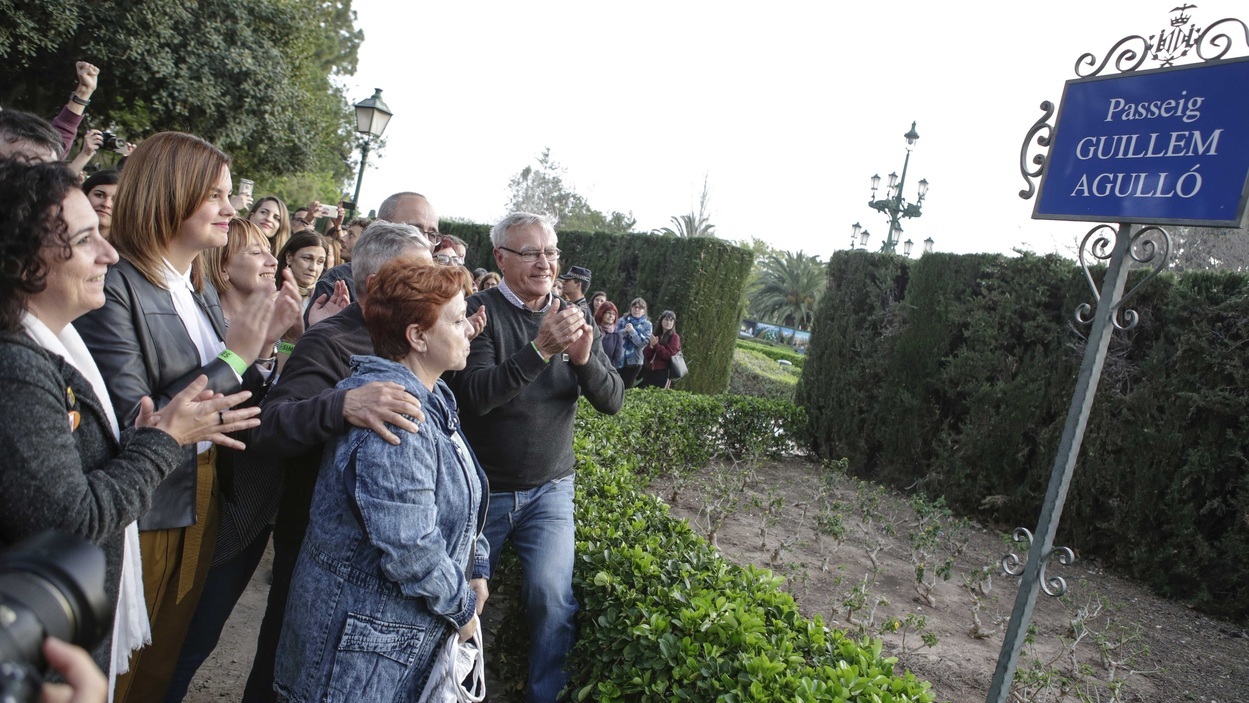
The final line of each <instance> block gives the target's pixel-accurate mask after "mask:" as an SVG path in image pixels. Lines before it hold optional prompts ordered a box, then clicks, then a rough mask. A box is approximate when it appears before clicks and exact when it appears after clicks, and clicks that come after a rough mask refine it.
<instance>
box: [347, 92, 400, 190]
mask: <svg viewBox="0 0 1249 703" xmlns="http://www.w3.org/2000/svg"><path fill="white" fill-rule="evenodd" d="M355 108H356V131H357V132H359V133H360V134H362V135H364V136H363V139H362V140H361V144H360V173H359V174H358V175H357V176H356V194H355V197H353V198H352V199H351V202H353V203H356V205H357V207H358V206H359V203H360V184H361V183H362V182H363V181H364V163H365V162H366V161H368V160H369V147H370V146H371V145H372V143H373V139H374V138H375V137H380V136H382V132H385V131H386V125H388V124H390V118H391V117H392V116H393V115H394V113H393V112H391V111H390V108H388V107H386V103H384V102H382V89H381V88H374V89H373V97H371V98H369V99H368V100H361V101H360V102H358V103H356V104H355ZM351 214H352V215H354V214H355V210H352V211H351Z"/></svg>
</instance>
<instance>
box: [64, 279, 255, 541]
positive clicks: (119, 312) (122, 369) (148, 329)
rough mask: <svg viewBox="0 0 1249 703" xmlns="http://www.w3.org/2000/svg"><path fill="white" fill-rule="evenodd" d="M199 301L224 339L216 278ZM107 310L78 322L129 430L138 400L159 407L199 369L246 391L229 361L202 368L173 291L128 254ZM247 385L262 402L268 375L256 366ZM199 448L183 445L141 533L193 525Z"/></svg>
mask: <svg viewBox="0 0 1249 703" xmlns="http://www.w3.org/2000/svg"><path fill="white" fill-rule="evenodd" d="M204 285H205V289H204V292H203V293H202V294H198V293H197V294H195V295H194V297H195V302H196V303H197V304H198V305H199V306H200V309H202V310H203V311H204V312H205V313H207V315H208V319H209V320H210V321H211V322H212V326H213V329H214V330H215V331H216V332H217V337H218V338H219V339H225V319H224V318H223V317H222V316H221V303H220V301H219V300H218V299H217V291H216V290H215V289H214V288H213V287H212V284H211V283H205V284H204ZM104 298H105V302H104V307H102V308H100V309H98V310H93V311H91V312H89V313H87V314H86V315H83V316H82V317H80V318H78V319H77V320H76V321H75V322H74V327H75V328H77V330H78V334H80V335H82V339H83V341H84V342H86V344H87V348H88V349H90V350H91V356H93V357H95V363H96V365H97V366H99V367H100V374H101V375H102V376H104V383H105V385H107V386H108V392H109V395H110V396H111V397H112V402H113V409H114V411H115V412H116V413H117V421H118V422H119V423H120V424H121V426H122V427H123V428H125V427H130V426H132V425H133V424H134V420H135V418H136V417H137V416H138V414H139V400H140V399H141V398H143V396H151V398H152V400H153V401H154V402H155V403H156V407H158V408H161V407H164V406H165V405H166V404H167V403H168V402H169V399H170V398H172V397H173V396H174V395H176V394H177V393H178V391H181V390H182V389H183V388H185V387H187V386H188V385H190V383H191V382H192V381H194V380H195V379H196V378H197V377H198V376H199V375H200V374H204V375H206V376H208V387H209V388H210V389H212V390H213V391H216V392H218V393H225V394H230V393H236V392H238V391H239V390H240V384H239V380H238V377H237V376H235V374H234V370H233V369H231V368H230V365H229V364H227V363H226V362H224V361H222V360H220V359H213V360H212V361H211V362H209V363H208V364H207V365H205V366H201V365H200V356H199V350H197V349H196V348H195V342H193V341H191V337H190V335H189V334H187V331H186V327H185V325H183V323H182V318H180V317H178V311H177V310H176V309H175V308H174V306H173V296H172V295H171V294H170V293H169V291H168V290H165V289H164V288H161V287H160V286H157V285H155V284H153V283H152V282H151V281H149V280H147V278H145V277H144V276H143V274H142V273H140V272H139V270H138V269H137V268H135V267H134V266H133V265H132V264H131V263H130V262H129V261H126V260H125V259H122V260H121V261H119V262H118V263H117V265H116V266H113V267H112V268H110V269H109V272H108V276H107V277H106V278H105V279H104ZM241 387H242V388H246V389H247V390H250V391H252V394H253V397H254V398H256V399H259V398H260V396H261V395H262V394H263V391H264V378H263V376H261V374H260V372H259V371H257V370H256V369H255V368H254V367H253V368H249V369H248V370H247V373H246V374H244V376H243V383H242V385H241ZM195 484H196V469H195V447H194V446H193V445H188V446H186V447H183V461H182V463H181V464H180V465H179V466H178V468H177V469H176V470H174V472H173V473H171V474H170V475H169V477H168V478H166V479H165V480H164V481H163V482H161V484H160V486H159V487H158V488H157V489H156V493H155V494H154V495H153V496H152V507H151V509H150V510H148V512H147V514H146V515H144V516H143V518H142V519H141V520H140V521H139V529H140V530H163V529H169V528H174V527H186V526H188V525H193V524H195V522H196V520H197V519H198V518H197V516H196V515H195Z"/></svg>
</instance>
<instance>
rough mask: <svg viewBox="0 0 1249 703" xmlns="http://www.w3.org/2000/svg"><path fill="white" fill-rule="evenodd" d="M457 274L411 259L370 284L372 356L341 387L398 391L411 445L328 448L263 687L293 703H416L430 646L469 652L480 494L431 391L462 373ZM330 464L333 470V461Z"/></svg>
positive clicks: (482, 591)
mask: <svg viewBox="0 0 1249 703" xmlns="http://www.w3.org/2000/svg"><path fill="white" fill-rule="evenodd" d="M469 286H470V280H469V274H468V271H466V270H465V269H464V268H463V267H460V266H431V265H429V264H428V263H425V262H423V261H420V260H417V259H412V258H399V259H395V260H392V261H390V262H388V263H387V264H386V265H384V266H383V267H382V269H381V270H380V271H379V272H378V273H377V275H376V276H375V277H374V278H372V279H371V280H370V283H369V288H368V296H367V300H368V305H367V306H366V307H365V309H364V320H365V326H366V327H367V328H368V330H369V336H370V337H371V338H372V340H373V349H374V351H375V353H376V354H377V356H358V357H355V358H353V359H352V363H353V366H354V367H355V371H354V373H353V375H352V376H351V377H350V378H348V379H346V380H344V381H343V382H342V383H339V384H338V388H340V389H350V388H358V387H360V386H363V385H364V384H366V383H371V382H375V381H381V382H391V383H399V384H402V385H403V387H404V389H406V390H407V391H408V392H409V393H411V394H412V395H414V396H416V397H417V399H419V400H420V401H421V409H422V410H424V412H425V422H424V423H423V424H422V425H421V428H420V431H419V432H415V433H413V432H407V431H405V430H404V429H402V428H400V427H393V428H392V430H393V431H394V432H395V434H397V435H398V436H399V439H400V442H399V444H397V445H394V444H390V443H389V442H387V441H386V440H384V439H382V438H381V437H380V436H379V435H378V434H377V433H376V432H375V431H374V430H372V429H370V428H364V427H352V428H351V429H350V431H349V432H348V433H347V434H345V435H342V436H341V437H339V438H338V439H337V440H336V441H335V442H334V443H332V444H330V445H327V447H326V452H327V454H326V462H325V463H324V464H323V465H322V468H321V474H320V478H319V480H318V481H317V486H316V493H315V495H314V497H313V500H312V508H311V510H310V512H309V522H308V532H307V534H306V535H305V536H304V543H303V548H302V549H301V550H300V553H299V561H298V562H297V564H296V566H295V574H294V577H293V578H292V581H291V590H290V596H289V602H290V603H291V604H295V603H315V604H316V607H315V608H294V607H292V608H289V609H287V612H286V618H285V620H284V621H283V625H282V638H281V643H280V644H279V646H278V654H277V665H276V667H275V671H274V688H275V690H277V691H278V693H279V695H280V696H281V697H285V698H287V699H289V700H293V701H319V700H325V699H326V696H327V695H330V694H329V691H330V689H331V686H332V688H333V689H334V690H336V691H354V692H358V695H359V697H360V698H361V699H362V700H370V701H382V700H386V701H389V700H417V698H418V697H419V696H420V694H421V692H422V691H423V690H424V688H425V685H426V683H427V681H428V679H429V678H430V672H431V670H432V668H433V664H434V658H435V655H436V654H437V652H438V650H440V649H441V647H440V646H438V645H435V644H432V643H441V642H446V641H447V640H448V638H449V637H450V636H451V635H452V634H453V633H458V638H459V641H461V642H464V641H466V640H468V639H470V638H471V637H472V636H473V634H474V633H475V632H476V630H477V627H478V620H477V616H478V615H479V614H480V613H481V609H482V606H483V605H484V604H485V602H486V598H487V597H488V595H489V593H488V591H487V589H486V581H485V578H483V577H481V576H480V575H481V574H484V573H485V569H486V567H487V564H488V557H489V548H488V546H487V544H486V540H485V538H484V537H482V534H481V528H482V525H483V523H484V521H485V515H486V506H487V503H488V502H489V501H488V496H489V494H490V488H489V486H488V485H487V482H486V476H485V474H484V473H483V472H482V470H481V466H480V465H479V464H478V463H477V460H476V458H475V457H474V455H473V453H472V451H471V450H470V449H469V448H468V445H467V443H466V442H465V440H464V435H463V434H462V433H461V432H460V422H459V416H458V414H457V409H456V402H455V397H454V396H453V395H452V394H451V391H450V389H448V388H447V385H446V384H445V383H444V382H443V381H442V380H441V376H442V374H443V373H444V372H446V371H453V370H459V369H463V368H464V365H465V363H466V362H467V360H468V351H469V339H470V338H471V337H472V330H473V326H472V324H471V323H470V322H469V321H468V319H467V318H466V317H465V315H464V312H465V305H464V292H465V291H466V290H468V289H469ZM330 457H332V461H331V459H330Z"/></svg>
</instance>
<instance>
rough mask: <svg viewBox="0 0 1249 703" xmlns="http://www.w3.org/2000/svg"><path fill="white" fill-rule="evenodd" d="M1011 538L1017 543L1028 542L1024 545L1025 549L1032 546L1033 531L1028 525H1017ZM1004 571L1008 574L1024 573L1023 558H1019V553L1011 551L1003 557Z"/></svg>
mask: <svg viewBox="0 0 1249 703" xmlns="http://www.w3.org/2000/svg"><path fill="white" fill-rule="evenodd" d="M1010 538H1011V541H1012V542H1014V543H1016V544H1019V543H1020V542H1026V543H1027V546H1026V547H1024V548H1025V549H1028V548H1030V547H1031V546H1032V531H1031V530H1029V529H1028V528H1026V527H1016V528H1015V530H1014V531H1013V532H1011V533H1010ZM1002 573H1004V574H1006V575H1007V576H1018V575H1020V574H1022V573H1023V560H1022V559H1020V558H1019V555H1018V554H1016V553H1014V552H1010V553H1009V554H1007V555H1006V556H1004V557H1002Z"/></svg>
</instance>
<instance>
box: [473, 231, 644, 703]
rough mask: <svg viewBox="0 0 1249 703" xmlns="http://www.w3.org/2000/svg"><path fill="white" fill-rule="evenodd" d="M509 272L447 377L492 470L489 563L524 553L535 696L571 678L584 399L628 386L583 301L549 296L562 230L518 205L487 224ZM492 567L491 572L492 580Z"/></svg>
mask: <svg viewBox="0 0 1249 703" xmlns="http://www.w3.org/2000/svg"><path fill="white" fill-rule="evenodd" d="M490 243H491V244H492V245H493V246H494V259H495V262H496V263H497V264H498V267H499V271H501V272H502V274H503V280H502V281H501V282H500V283H499V285H498V286H497V287H495V288H491V289H489V290H484V291H482V292H480V293H477V294H476V295H474V296H472V297H471V298H469V300H468V312H470V313H472V312H474V311H476V310H478V309H480V308H482V307H487V308H489V310H490V321H489V322H488V323H487V324H486V326H485V328H484V329H483V330H482V331H481V334H479V335H478V336H477V337H476V338H474V339H473V341H472V347H471V350H470V351H469V355H468V363H467V365H466V366H465V368H464V370H463V371H460V372H458V373H457V374H456V375H455V378H454V379H452V387H453V389H454V390H455V393H456V398H457V400H458V401H459V403H460V414H461V415H460V420H461V423H462V427H463V429H464V434H465V436H467V437H468V440H469V444H471V445H472V447H473V452H474V453H475V454H476V455H477V458H478V460H479V461H480V462H481V465H482V468H484V469H485V471H486V476H487V477H488V478H489V479H490V505H489V510H488V513H487V516H486V527H485V535H486V540H487V541H488V542H489V544H490V545H491V547H490V570H491V573H493V571H494V569H495V567H496V566H497V564H498V561H497V559H498V553H499V550H500V549H501V548H502V546H503V542H504V540H511V542H512V546H513V547H514V548H515V550H516V554H517V556H518V557H519V558H520V564H521V569H522V570H523V573H522V577H521V578H522V583H523V586H522V588H521V599H522V601H523V604H524V606H525V612H526V618H527V621H528V624H529V641H530V650H529V684H528V688H527V690H526V699H527V700H528V701H529V703H551V702H552V701H554V700H555V699H556V696H557V695H558V694H559V692H560V690H561V689H563V688H564V685H565V683H566V682H567V675H566V674H565V672H564V664H565V660H566V659H567V655H568V651H569V649H571V648H572V644H573V639H574V637H575V634H576V633H575V627H574V621H573V618H574V616H575V615H576V612H577V601H576V600H575V599H574V598H573V593H572V569H573V557H574V535H573V483H574V473H573V469H574V464H575V460H574V457H573V452H572V433H573V421H574V419H575V417H576V414H577V398H578V396H581V395H584V396H585V397H586V398H587V399H588V400H589V401H590V404H591V405H593V406H594V408H595V409H596V410H598V411H599V412H603V413H607V414H609V415H614V414H615V413H617V412H619V411H620V406H621V404H622V403H623V401H624V384H623V383H621V381H620V376H619V375H618V374H617V373H616V370H615V369H614V368H612V364H611V361H610V360H609V359H608V358H607V355H606V354H604V353H603V347H602V343H601V341H600V339H601V333H600V332H599V331H598V328H597V327H595V326H593V325H590V324H588V323H586V321H585V317H584V316H583V315H582V313H581V309H580V308H578V307H577V306H575V305H569V304H567V303H565V302H564V301H562V300H560V299H558V298H556V297H555V296H554V295H552V294H551V284H552V281H554V280H555V276H556V274H557V273H558V271H557V269H556V267H557V266H558V262H559V249H558V248H557V247H556V243H557V238H556V235H555V230H554V229H553V228H552V227H551V225H550V223H549V222H547V221H546V220H545V219H544V218H542V217H541V216H538V215H532V214H529V213H523V212H521V213H513V214H511V215H508V216H507V217H505V218H503V220H502V221H501V222H499V223H498V224H497V225H495V226H494V229H493V230H492V231H491V232H490ZM489 575H490V574H486V576H487V577H489Z"/></svg>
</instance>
